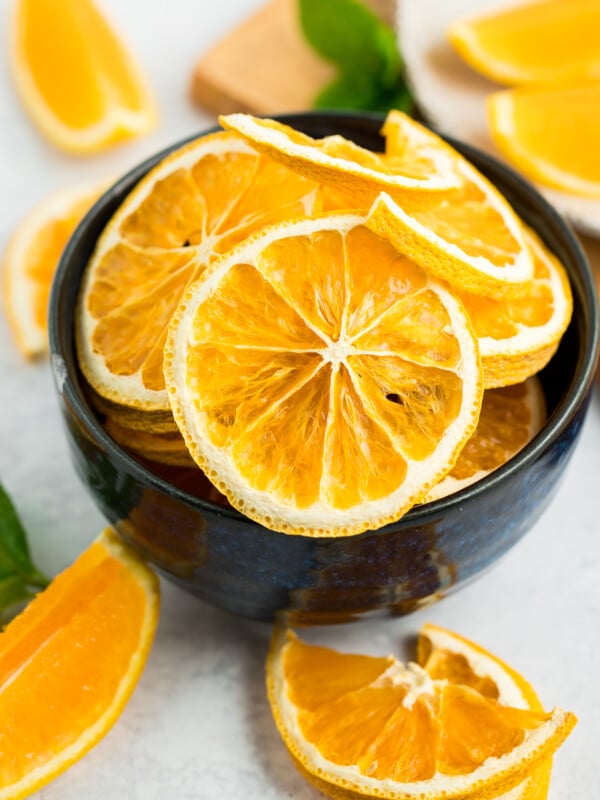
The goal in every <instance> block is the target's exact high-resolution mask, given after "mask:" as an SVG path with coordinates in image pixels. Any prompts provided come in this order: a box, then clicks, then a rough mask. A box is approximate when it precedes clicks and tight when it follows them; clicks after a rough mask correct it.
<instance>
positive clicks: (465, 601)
mask: <svg viewBox="0 0 600 800" xmlns="http://www.w3.org/2000/svg"><path fill="white" fill-rule="evenodd" d="M10 5H11V3H10V2H9V0H0V35H1V36H2V44H1V53H2V61H1V65H0V180H1V192H0V247H1V248H4V246H5V244H6V241H7V239H8V236H9V234H10V232H11V230H12V229H13V227H14V226H15V224H16V223H17V222H18V221H19V219H20V218H21V217H22V216H23V215H24V214H26V213H27V211H28V210H29V209H30V208H31V207H32V206H33V205H34V204H36V203H37V202H38V201H39V200H40V199H42V198H43V197H44V196H45V195H46V194H47V193H49V192H50V191H52V190H55V189H59V188H61V187H68V186H71V185H73V184H76V183H86V182H93V181H95V180H100V179H104V178H106V177H110V176H112V175H118V174H119V173H121V172H123V171H125V170H126V169H128V168H129V167H131V166H133V165H135V164H136V163H137V162H139V161H140V160H141V159H142V158H143V157H145V156H146V155H149V154H151V153H152V152H154V151H156V150H157V149H159V148H161V147H163V146H164V145H167V144H170V143H171V142H173V141H175V140H177V139H180V138H182V137H184V136H186V135H188V134H191V133H193V132H196V131H200V130H202V129H203V128H205V127H208V126H209V125H211V124H213V119H212V118H211V117H210V116H208V115H206V114H202V113H201V112H200V111H198V110H197V109H196V108H194V107H193V106H192V105H191V104H190V103H189V100H188V85H189V77H190V74H191V71H192V68H193V65H194V63H195V61H196V60H197V58H198V57H199V56H200V55H201V54H202V53H203V52H204V51H205V50H206V49H207V48H208V47H209V46H210V45H211V44H212V43H214V42H216V41H217V40H218V38H219V37H220V36H222V35H223V34H224V33H226V32H227V31H228V30H230V29H231V28H232V27H233V26H234V25H235V23H236V22H238V21H240V20H241V19H242V18H243V17H244V16H246V15H247V14H248V13H249V12H250V11H252V10H254V9H255V8H257V7H258V6H259V2H258V0H218V2H214V3H213V2H211V3H208V2H206V0H195V2H190V0H168V1H167V2H164V0H160V2H159V0H128V2H125V3H123V2H119V0H103V3H102V6H103V8H104V9H106V10H107V11H108V12H109V13H110V15H111V17H112V18H113V20H114V21H115V22H116V24H117V25H118V27H119V29H120V30H121V31H122V32H123V33H124V35H125V36H126V38H127V39H128V40H129V42H130V43H131V45H132V47H133V48H134V50H135V51H136V53H137V54H138V57H139V59H140V60H141V62H142V64H143V66H144V69H145V71H146V73H147V75H148V78H149V80H150V83H151V85H152V87H153V89H154V92H155V95H156V97H157V100H158V104H159V107H160V113H161V122H160V125H159V127H158V128H157V130H156V131H155V132H154V133H152V134H151V135H149V136H147V137H146V138H144V139H140V140H138V141H136V142H133V143H130V144H126V145H125V146H123V147H121V148H120V149H117V150H113V151H111V152H108V153H106V154H102V155H99V156H94V157H90V158H78V157H70V156H68V155H64V154H62V153H59V152H58V151H56V150H54V149H53V148H52V147H51V146H50V145H48V144H47V143H46V142H45V141H44V140H43V139H42V138H41V137H40V136H39V135H38V133H37V132H36V130H35V129H34V128H33V126H32V125H31V124H30V122H29V120H28V118H26V116H25V114H24V112H23V111H22V110H21V107H20V104H19V102H18V101H17V99H16V97H15V95H14V92H13V89H12V84H11V81H10V78H9V73H8V68H7V64H6V57H5V55H6V45H7V32H6V27H7V20H8V12H9V8H10ZM274 68H276V66H275V65H274ZM0 409H1V411H2V413H1V414H0V480H2V482H3V483H4V485H5V486H6V487H7V489H8V490H9V491H10V493H11V494H12V496H13V498H14V500H15V502H16V504H17V506H18V508H19V511H20V513H21V516H22V518H23V521H24V523H25V525H26V527H27V529H28V530H29V532H30V540H31V546H32V550H33V553H34V556H35V559H36V561H37V562H38V563H39V565H40V566H41V567H42V569H44V570H45V571H47V572H48V573H51V574H53V573H55V572H57V571H59V570H60V569H62V568H63V567H65V566H66V565H67V564H68V563H69V562H70V561H71V560H72V559H73V558H74V557H75V556H76V555H77V554H78V553H79V552H80V551H81V550H82V549H83V548H84V547H85V546H86V545H87V544H88V543H89V542H90V541H91V540H92V539H93V538H94V537H95V535H96V534H97V533H98V532H99V531H100V530H101V528H102V527H103V521H102V519H101V518H100V515H99V513H98V512H97V511H96V509H95V507H94V505H93V503H92V501H91V500H90V498H89V497H88V496H87V494H86V493H85V491H84V490H83V488H82V487H81V486H80V484H79V482H78V480H77V478H76V476H75V474H74V472H73V470H72V468H71V464H70V462H69V459H68V456H67V452H66V447H65V443H64V440H63V435H62V430H61V423H60V420H59V415H58V407H57V403H56V400H55V398H54V394H53V388H52V382H51V377H50V371H49V367H48V364H47V363H40V364H36V365H31V364H25V363H24V362H23V361H22V360H21V358H20V356H19V355H18V353H17V352H16V350H15V348H14V346H13V343H12V340H11V339H10V336H9V333H8V330H7V328H6V324H5V322H4V319H3V318H0ZM599 443H600V406H599V402H598V397H597V396H595V397H594V398H593V400H592V405H591V410H590V414H589V416H588V420H587V423H586V425H585V427H584V430H583V435H582V437H581V441H580V444H579V447H578V449H577V451H576V453H575V456H574V458H573V460H572V462H571V463H570V465H569V467H568V469H567V472H566V475H565V477H564V480H563V483H562V485H561V488H560V491H559V494H558V496H557V497H556V499H555V500H554V501H553V502H552V503H551V504H550V505H549V506H548V508H547V510H546V512H545V514H544V516H543V518H542V519H541V520H540V522H539V523H538V524H537V525H536V526H535V528H534V529H533V530H532V531H531V532H530V533H529V534H528V535H527V536H526V537H525V539H523V540H522V541H521V542H520V543H519V544H518V545H517V546H516V547H514V549H513V550H512V551H511V552H510V553H509V554H508V555H507V556H505V557H504V559H503V560H501V562H499V563H497V564H496V565H495V566H494V567H493V568H492V569H491V570H490V571H488V573H487V574H486V575H485V576H484V577H482V578H480V579H479V580H477V581H476V582H474V583H473V584H471V585H470V586H469V587H468V588H466V589H463V590H462V591H460V592H458V593H457V594H455V595H453V596H451V597H449V598H447V599H446V600H444V601H443V602H441V603H439V604H438V605H436V606H433V607H431V608H429V609H427V610H425V611H422V612H419V613H417V614H414V615H412V616H410V617H405V618H403V619H396V620H393V621H380V622H362V623H359V624H355V625H353V626H346V627H343V628H337V629H332V630H331V631H330V632H328V634H329V635H330V639H331V641H332V643H334V644H335V645H337V646H340V647H346V648H348V647H360V648H361V649H363V650H365V651H367V652H372V653H374V654H383V653H387V652H396V653H400V654H402V655H405V652H404V643H405V641H407V640H408V639H409V638H410V637H412V636H413V635H414V634H415V632H416V631H417V630H418V628H419V626H420V625H421V624H422V623H423V622H424V621H425V620H430V621H432V622H434V623H436V624H439V625H444V626H447V627H450V628H453V629H455V630H457V631H458V632H461V633H462V634H464V635H465V636H467V637H470V638H472V639H475V640H476V641H479V642H480V643H481V644H483V645H484V646H486V647H488V648H489V649H490V650H492V651H493V652H495V653H497V654H498V655H500V656H501V657H502V658H504V659H505V660H506V661H508V662H509V663H510V664H512V665H513V666H514V667H515V668H516V669H518V670H519V671H521V672H522V673H523V674H524V675H525V676H526V677H527V678H528V679H529V680H530V681H531V682H532V683H533V685H534V686H535V687H536V689H537V690H538V692H539V694H540V697H541V699H542V701H543V702H544V704H545V705H546V706H547V707H549V706H552V705H555V704H557V705H561V706H563V707H565V708H568V709H571V710H573V711H575V712H576V713H577V715H578V716H579V724H578V726H577V728H576V729H575V731H574V733H573V734H572V735H571V737H570V738H569V740H568V741H567V742H566V744H565V745H564V747H563V748H562V749H561V750H560V751H559V753H558V755H557V757H556V759H555V767H554V777H553V781H552V786H551V790H550V798H551V800H559V799H562V800H575V799H576V798H585V799H586V800H594V798H596V797H598V796H599V795H598V778H597V759H598V742H599V741H600V681H599V680H598V672H599V668H600V624H599V620H600V580H599V578H600V542H599V533H600V523H599V521H598V518H599V511H600V491H599V481H600V477H599V476H600V469H599V468H600V447H599ZM163 590H164V602H163V608H162V615H161V621H160V625H159V630H158V634H157V637H156V643H155V645H154V648H153V650H152V653H151V655H150V659H149V662H148V665H147V668H146V671H145V673H144V675H143V677H142V679H141V681H140V684H139V686H138V688H137V690H136V692H135V693H134V696H133V698H132V700H131V701H130V703H129V705H128V707H127V708H126V710H125V712H124V714H123V715H122V717H121V718H120V720H119V721H118V722H117V724H116V726H115V727H114V728H113V730H112V731H111V732H110V733H109V734H108V735H107V736H106V737H105V739H104V740H103V741H102V742H101V743H100V744H99V745H98V746H97V747H96V748H95V749H94V750H93V751H92V752H91V753H89V754H88V755H87V756H86V757H85V758H84V759H83V760H82V761H80V762H79V763H78V764H76V765H75V766H73V767H72V768H71V769H70V770H69V771H68V772H67V773H66V774H64V775H63V776H61V777H60V778H58V779H57V780H56V781H55V782H54V783H53V784H51V785H50V786H48V787H47V788H45V789H44V790H42V791H41V792H39V793H38V795H37V796H38V797H40V798H43V800H58V799H59V798H60V800H80V799H81V798H86V799H87V800H103V799H104V798H111V799H112V798H117V799H121V798H123V800H124V799H125V798H127V800H142V799H143V800H154V798H157V800H158V798H161V800H162V798H165V797H168V798H176V799H177V800H192V798H193V799H194V800H196V799H197V798H219V799H220V800H228V799H229V798H247V800H275V798H295V800H316V798H318V797H319V796H320V795H319V794H318V793H317V792H316V791H315V790H314V789H312V788H311V787H309V786H308V785H307V784H305V782H304V780H303V779H302V778H301V777H299V776H298V775H297V774H296V772H295V770H294V768H293V767H292V765H291V762H290V761H289V759H288V756H287V753H286V752H285V749H284V747H283V745H282V744H281V743H280V741H279V738H278V735H277V733H276V731H275V728H274V726H273V723H272V721H271V716H270V711H269V708H268V705H267V702H266V698H265V692H264V687H263V665H264V657H265V654H266V648H267V643H268V638H269V627H268V626H266V625H263V624H260V623H251V622H247V621H244V620H240V619H236V618H234V617H232V616H229V615H227V614H225V613H222V612H220V611H218V610H214V609H212V608H210V607H208V606H206V605H204V604H202V603H201V602H200V601H198V600H196V599H195V598H193V597H189V596H187V595H186V594H184V593H182V592H181V591H179V590H177V589H175V588H173V587H171V586H169V585H167V584H164V585H163Z"/></svg>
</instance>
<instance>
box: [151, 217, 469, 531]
mask: <svg viewBox="0 0 600 800" xmlns="http://www.w3.org/2000/svg"><path fill="white" fill-rule="evenodd" d="M363 223H364V218H363V217H360V216H352V215H344V214H331V215H328V216H322V217H318V218H315V219H312V220H309V219H305V220H300V221H297V222H293V223H287V224H281V225H276V226H272V227H270V228H268V229H265V230H264V231H262V232H261V233H259V234H257V235H256V236H254V237H252V238H250V239H249V240H246V241H245V242H243V243H242V244H240V245H239V246H238V247H237V248H235V249H234V250H232V251H230V252H229V253H228V254H226V255H225V256H223V257H222V258H221V259H219V260H218V261H216V262H214V263H213V264H212V265H211V266H210V267H209V268H208V269H207V271H206V272H205V273H204V275H203V276H202V277H201V278H200V279H199V280H198V281H197V282H196V283H195V284H193V285H192V286H191V287H190V288H189V290H188V291H187V292H186V293H185V295H184V299H183V303H182V305H181V307H180V309H179V310H178V312H177V313H176V314H175V316H174V317H173V320H172V324H171V328H170V334H169V339H168V341H167V344H166V347H165V377H166V381H167V386H168V389H169V397H170V400H171V405H172V409H173V414H174V416H175V419H176V421H177V423H178V424H179V426H180V428H181V430H182V433H183V435H184V437H185V440H186V443H187V445H188V448H189V450H190V452H191V454H192V456H193V457H194V459H195V460H196V461H197V462H198V464H199V465H200V466H201V467H202V468H203V469H204V471H205V472H206V474H207V475H208V477H209V478H210V480H211V481H212V482H213V483H214V484H215V485H216V486H217V488H219V489H220V490H221V491H222V492H223V493H224V494H225V495H227V497H228V499H229V500H230V502H231V503H232V504H233V505H234V506H235V507H236V508H238V509H239V510H241V511H243V512H244V513H245V514H246V515H247V516H249V517H251V518H252V519H255V520H257V521H258V522H260V523H262V524H264V525H266V526H267V527H270V528H273V529H275V530H280V531H284V532H288V533H303V534H308V535H315V536H339V535H348V534H354V533H358V532H360V531H363V530H366V529H368V528H377V527H380V526H381V525H384V524H385V523H387V522H390V521H392V520H395V519H397V518H398V517H400V516H401V515H402V514H403V513H404V512H405V511H407V510H408V509H409V508H410V507H411V506H412V504H413V503H415V502H416V501H417V500H418V499H419V498H420V497H421V496H422V495H423V494H424V492H425V491H427V489H428V488H430V487H431V486H432V485H433V484H435V483H437V481H438V480H439V479H441V477H443V475H445V474H446V472H448V470H449V469H450V468H451V467H452V465H453V464H454V461H455V460H456V458H457V456H458V453H459V452H460V450H461V448H462V446H463V444H464V443H465V441H466V440H467V438H468V437H469V436H470V434H471V433H472V432H473V430H474V428H475V425H476V423H477V417H478V414H479V409H480V404H481V396H482V375H481V367H480V363H479V354H478V349H477V344H476V341H475V339H474V337H473V333H472V330H471V326H470V323H469V320H468V317H467V315H466V313H465V311H464V309H463V307H462V304H461V303H460V302H459V301H457V300H456V299H455V298H454V296H453V295H452V294H451V293H450V292H448V290H447V289H446V288H445V287H444V286H442V285H441V284H439V283H438V282H436V281H435V280H433V279H432V278H430V277H429V276H428V275H427V274H426V273H425V272H424V271H423V270H421V269H420V268H419V267H417V266H416V265H415V264H414V263H413V262H412V261H410V259H407V258H405V257H404V256H402V255H401V254H400V253H398V252H397V251H396V250H395V249H394V248H393V247H392V246H391V245H390V244H389V243H388V242H386V241H385V240H384V239H381V238H380V237H378V236H376V235H375V234H373V233H371V232H370V231H368V230H367V229H366V228H365V227H364V224H363Z"/></svg>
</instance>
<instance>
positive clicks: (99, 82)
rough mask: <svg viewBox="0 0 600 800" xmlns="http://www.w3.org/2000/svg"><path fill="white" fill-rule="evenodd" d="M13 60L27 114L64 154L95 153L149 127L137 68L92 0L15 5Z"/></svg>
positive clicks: (147, 101)
mask: <svg viewBox="0 0 600 800" xmlns="http://www.w3.org/2000/svg"><path fill="white" fill-rule="evenodd" d="M11 60H12V68H13V69H12V71H13V76H14V79H15V83H16V86H17V89H18V91H19V94H20V96H21V98H22V100H23V103H24V105H25V107H26V109H27V111H28V112H29V114H30V115H31V117H32V119H33V120H34V122H35V123H36V124H37V126H38V127H39V129H40V130H41V131H42V133H44V135H45V136H46V137H47V138H48V139H49V140H50V141H51V142H53V143H54V144H56V145H57V146H58V147H61V148H63V149H64V150H67V151H69V152H74V153H91V152H96V151H98V150H101V149H103V148H105V147H107V146H109V145H112V144H115V143H116V142H119V141H121V140H123V139H127V138H129V137H131V136H135V135H138V134H141V133H145V132H146V131H148V130H150V129H151V128H152V127H153V126H154V123H155V120H156V111H155V107H154V102H153V100H152V97H151V95H150V91H149V89H148V88H147V85H146V81H145V80H144V78H143V76H142V73H141V70H140V68H139V66H138V65H137V64H136V62H135V61H134V59H133V57H132V55H131V53H130V52H129V51H128V49H127V48H126V47H125V45H124V44H123V42H122V41H121V39H120V38H119V37H118V35H117V34H116V33H115V31H114V30H113V29H112V27H111V26H110V25H109V23H108V22H107V20H106V19H105V18H104V17H103V15H102V14H101V13H100V11H99V9H98V8H97V7H96V5H95V4H94V3H93V2H92V0H18V2H17V3H16V8H15V13H14V21H13V26H12V30H11Z"/></svg>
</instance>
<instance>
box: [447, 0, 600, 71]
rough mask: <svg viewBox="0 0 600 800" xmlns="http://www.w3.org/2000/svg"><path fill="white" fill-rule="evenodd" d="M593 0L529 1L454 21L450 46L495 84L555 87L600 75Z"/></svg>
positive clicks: (599, 14) (598, 12)
mask: <svg viewBox="0 0 600 800" xmlns="http://www.w3.org/2000/svg"><path fill="white" fill-rule="evenodd" d="M599 30H600V5H599V4H598V3H597V2H596V0H567V1H566V2H565V0H533V2H532V1H531V0H530V1H529V2H520V3H509V4H505V7H501V6H498V7H497V8H496V9H494V10H491V11H488V12H484V13H480V14H475V15H473V16H472V17H469V18H468V19H461V20H458V21H457V22H455V23H454V24H453V25H452V26H451V27H450V29H449V31H448V37H449V39H450V42H451V43H452V44H453V45H454V47H455V48H456V50H457V51H458V53H459V54H460V55H461V56H462V58H464V60H465V61H466V62H467V63H468V64H470V66H472V67H473V68H474V69H476V70H478V71H479V72H481V73H482V74H483V75H485V76H487V77H488V78H491V79H492V80H494V81H498V82H499V83H506V84H509V85H513V84H515V85H516V84H522V83H546V84H549V83H556V82H559V81H566V80H570V79H577V78H586V77H594V78H598V77H600V37H599V36H598V31H599Z"/></svg>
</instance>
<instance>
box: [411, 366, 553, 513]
mask: <svg viewBox="0 0 600 800" xmlns="http://www.w3.org/2000/svg"><path fill="white" fill-rule="evenodd" d="M545 418H546V402H545V398H544V393H543V390H542V386H541V383H540V380H539V378H537V377H536V376H533V377H531V378H529V379H528V380H526V381H525V382H523V383H517V384H514V385H513V386H504V387H502V388H499V389H487V390H486V391H485V392H484V394H483V403H482V405H481V413H480V414H479V422H478V423H477V428H476V429H475V433H474V434H473V435H472V436H471V438H470V439H469V441H468V442H467V443H466V444H465V446H464V447H463V449H462V450H461V453H460V455H459V457H458V460H457V462H456V464H455V465H454V467H453V468H452V469H451V470H450V472H449V473H448V474H447V475H446V477H445V478H444V479H443V480H441V481H440V483H438V484H437V486H434V487H433V489H432V490H431V491H430V492H429V494H428V495H427V497H426V498H424V500H423V502H430V501H431V500H437V499H439V498H440V497H446V495H449V494H452V493H453V492H457V491H458V490H459V489H463V488H464V487H465V486H470V484H472V483H475V481H478V480H480V479H481V478H483V477H485V476H486V475H489V473H490V472H492V471H493V470H495V469H497V468H498V467H500V466H502V464H505V463H506V462H507V461H508V460H509V459H510V458H512V457H513V456H514V455H516V454H517V453H518V452H519V450H522V448H523V447H525V445H526V444H527V443H528V442H530V441H531V439H532V438H533V437H534V436H535V434H536V433H537V432H538V431H539V430H540V428H541V427H542V424H543V422H544V420H545Z"/></svg>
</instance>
